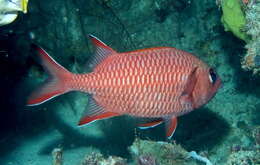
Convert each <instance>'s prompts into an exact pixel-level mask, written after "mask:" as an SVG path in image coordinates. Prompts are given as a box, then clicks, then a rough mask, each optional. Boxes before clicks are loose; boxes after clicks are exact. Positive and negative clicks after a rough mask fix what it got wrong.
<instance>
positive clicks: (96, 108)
mask: <svg viewBox="0 0 260 165" xmlns="http://www.w3.org/2000/svg"><path fill="white" fill-rule="evenodd" d="M88 98H89V103H88V107H87V108H86V110H85V112H84V113H83V115H82V117H81V119H80V121H79V123H78V125H79V126H82V125H86V124H89V123H92V122H94V121H96V120H101V119H106V118H110V117H114V116H118V115H119V114H118V113H114V112H107V111H106V110H105V109H104V108H103V107H102V106H100V105H98V104H97V102H96V100H95V99H94V98H93V97H92V96H90V95H89V97H88Z"/></svg>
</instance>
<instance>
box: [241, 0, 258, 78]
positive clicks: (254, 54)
mask: <svg viewBox="0 0 260 165" xmlns="http://www.w3.org/2000/svg"><path fill="white" fill-rule="evenodd" d="M246 21H247V25H246V33H247V34H248V35H249V36H251V38H252V39H251V40H250V41H249V42H248V43H247V45H246V49H247V52H246V55H245V57H244V58H243V59H242V68H243V69H245V70H251V71H253V73H254V74H258V73H259V71H260V1H259V0H256V1H251V3H249V4H248V6H247V10H246Z"/></svg>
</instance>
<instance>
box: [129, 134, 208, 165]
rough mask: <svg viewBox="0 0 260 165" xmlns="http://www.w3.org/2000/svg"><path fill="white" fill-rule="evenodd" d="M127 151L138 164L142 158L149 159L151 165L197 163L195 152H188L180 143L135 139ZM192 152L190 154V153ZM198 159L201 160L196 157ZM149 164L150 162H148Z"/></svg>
mask: <svg viewBox="0 0 260 165" xmlns="http://www.w3.org/2000/svg"><path fill="white" fill-rule="evenodd" d="M129 151H130V153H131V154H132V156H133V158H135V159H136V160H137V161H138V163H139V164H140V165H146V164H145V163H141V162H142V160H143V159H144V160H145V161H149V162H150V163H151V165H173V164H174V165H197V164H198V162H197V161H195V159H197V156H198V155H197V154H195V155H196V156H193V155H194V153H195V152H194V151H193V152H188V151H186V150H185V149H184V148H182V146H181V145H179V144H175V143H167V142H155V141H149V140H141V139H138V138H137V139H135V141H134V143H133V144H132V146H130V147H129ZM191 153H192V154H191ZM191 158H194V159H191ZM197 160H199V161H203V160H200V159H197ZM210 164H211V163H210ZM149 165H150V164H149Z"/></svg>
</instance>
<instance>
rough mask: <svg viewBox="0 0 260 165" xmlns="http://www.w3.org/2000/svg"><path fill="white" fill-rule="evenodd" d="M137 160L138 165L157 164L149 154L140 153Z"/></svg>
mask: <svg viewBox="0 0 260 165" xmlns="http://www.w3.org/2000/svg"><path fill="white" fill-rule="evenodd" d="M137 162H138V165H157V163H156V160H155V158H154V157H153V156H151V155H140V156H139V157H138V160H137Z"/></svg>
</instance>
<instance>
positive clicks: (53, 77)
mask: <svg viewBox="0 0 260 165" xmlns="http://www.w3.org/2000/svg"><path fill="white" fill-rule="evenodd" d="M33 48H35V49H36V51H37V52H38V54H39V57H40V59H41V63H42V65H43V67H44V69H45V70H46V71H47V72H48V74H49V77H48V79H47V80H46V81H45V83H44V84H43V85H42V86H41V87H39V88H38V89H37V90H35V91H34V92H33V93H32V94H31V95H30V96H29V99H28V101H27V105H28V106H34V105H39V104H41V103H44V102H46V101H48V100H50V99H52V98H54V97H56V96H58V95H61V94H63V93H66V92H68V91H70V88H69V87H68V82H69V81H68V80H70V79H71V77H72V73H70V72H69V71H68V70H66V69H65V68H64V67H62V66H61V65H60V64H58V63H57V62H56V61H55V60H54V59H53V58H52V57H51V56H50V55H48V53H47V52H46V51H45V50H43V49H42V48H40V47H38V46H36V45H33Z"/></svg>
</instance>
